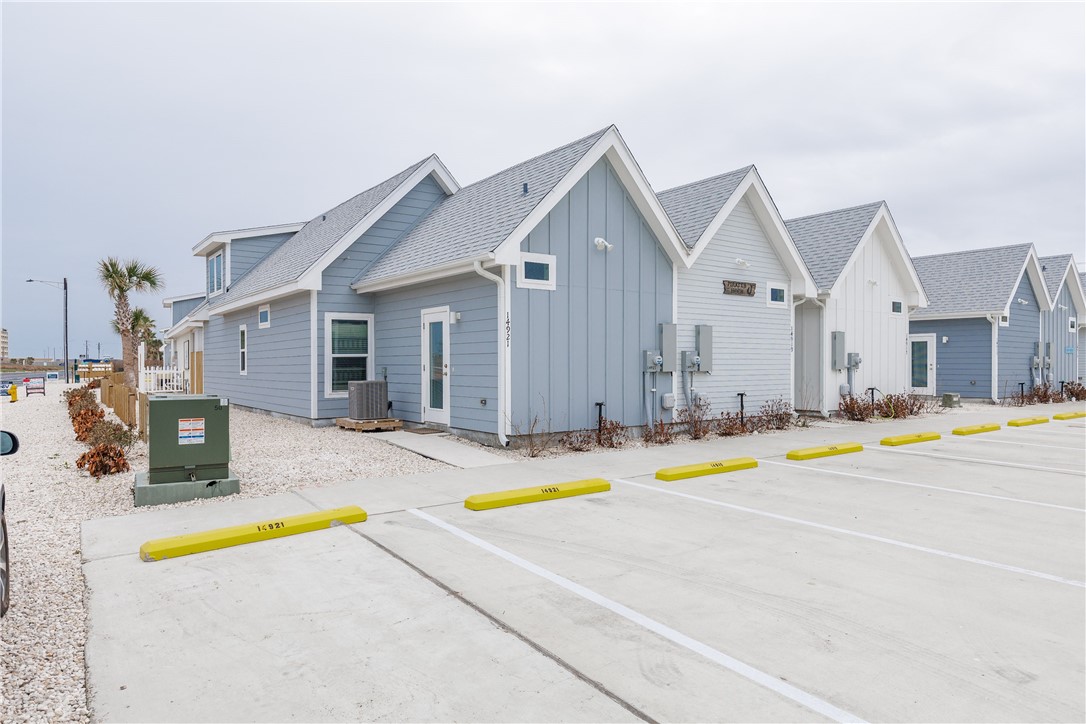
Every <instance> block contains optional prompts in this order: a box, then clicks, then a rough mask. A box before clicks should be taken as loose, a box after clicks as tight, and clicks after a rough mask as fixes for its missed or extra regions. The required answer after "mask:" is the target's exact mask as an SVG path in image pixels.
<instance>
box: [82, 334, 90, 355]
mask: <svg viewBox="0 0 1086 724" xmlns="http://www.w3.org/2000/svg"><path fill="white" fill-rule="evenodd" d="M83 359H90V340H89V339H85V340H83Z"/></svg>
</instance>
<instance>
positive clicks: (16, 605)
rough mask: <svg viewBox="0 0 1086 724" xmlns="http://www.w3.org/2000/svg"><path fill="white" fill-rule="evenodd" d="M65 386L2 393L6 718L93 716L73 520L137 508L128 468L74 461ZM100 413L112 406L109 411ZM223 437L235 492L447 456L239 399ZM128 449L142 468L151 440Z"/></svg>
mask: <svg viewBox="0 0 1086 724" xmlns="http://www.w3.org/2000/svg"><path fill="white" fill-rule="evenodd" d="M72 386H73V387H74V385H72ZM64 389H65V385H63V384H62V383H50V384H49V386H48V387H47V394H46V396H45V397H41V396H38V395H34V396H33V397H30V398H24V397H22V396H21V395H20V399H19V401H18V402H17V403H14V404H12V403H9V402H7V401H6V399H5V402H3V403H0V425H2V427H3V429H5V430H8V431H9V432H13V433H15V434H16V435H17V436H18V437H19V442H20V448H19V452H18V453H16V454H15V455H11V456H8V457H5V458H4V459H3V467H2V473H3V475H2V479H3V482H4V487H5V489H6V494H7V519H8V533H9V536H10V540H9V545H10V548H11V577H12V590H11V609H10V610H9V611H8V614H7V616H5V617H4V618H3V619H2V620H0V679H2V683H0V687H2V688H0V721H2V722H5V723H9V722H10V723H15V722H31V721H35V722H36V721H65V722H68V721H79V722H86V721H90V718H91V717H90V712H89V711H88V710H87V692H86V676H85V662H84V658H83V647H84V645H85V643H86V609H85V604H84V599H85V588H84V583H83V573H82V555H81V552H80V526H81V524H82V522H83V521H85V520H90V519H93V518H102V517H106V516H112V515H123V514H126V513H133V512H136V508H135V507H134V506H133V500H132V484H133V473H121V474H118V475H111V476H107V477H104V478H102V479H101V480H95V479H94V478H93V477H90V476H89V475H88V474H87V473H86V472H84V471H81V470H79V469H77V468H76V465H75V461H76V459H77V458H78V457H79V456H80V455H81V454H83V453H84V452H85V451H86V449H87V448H86V446H85V445H83V444H82V443H79V442H77V441H76V439H75V435H74V433H73V431H72V425H71V423H70V422H69V419H68V414H67V409H66V407H65V405H64V404H63V400H62V398H61V396H60V394H61V392H62V391H63V390H64ZM107 419H113V420H115V419H116V418H115V417H114V416H113V415H112V413H107ZM230 437H231V452H232V457H233V461H232V462H231V468H232V469H233V471H234V473H235V474H236V475H237V476H238V477H240V478H241V494H240V495H241V497H249V498H251V497H262V496H267V495H274V494H276V493H281V492H284V491H287V490H291V489H293V488H298V487H312V486H323V485H329V484H332V483H338V482H343V481H346V480H352V479H357V478H375V477H388V476H396V475H410V474H413V473H425V472H432V471H436V470H441V469H444V468H446V467H448V466H446V465H445V464H443V463H439V462H436V461H434V460H429V459H427V458H424V457H421V456H418V455H415V454H414V453H411V452H408V451H406V450H402V449H400V448H397V447H394V446H392V445H389V444H387V443H385V442H383V441H381V440H378V439H375V438H370V437H368V436H366V435H360V434H358V433H352V432H348V431H345V430H340V429H339V428H335V427H330V428H311V427H307V426H305V425H301V424H299V423H296V422H291V421H289V420H281V419H275V418H271V417H268V416H266V415H259V414H254V413H251V412H244V411H240V410H231V415H230ZM128 461H129V463H130V464H131V466H132V470H133V471H137V470H146V469H147V446H146V444H145V443H142V442H137V443H136V444H135V445H133V447H132V449H131V450H130V451H129V454H128ZM219 500H221V499H219ZM216 502H217V501H216V500H215V499H212V500H194V501H191V502H188V503H178V504H176V505H174V506H169V507H182V506H194V505H215V504H216ZM160 507H164V506H160ZM135 553H136V552H135V551H133V555H135Z"/></svg>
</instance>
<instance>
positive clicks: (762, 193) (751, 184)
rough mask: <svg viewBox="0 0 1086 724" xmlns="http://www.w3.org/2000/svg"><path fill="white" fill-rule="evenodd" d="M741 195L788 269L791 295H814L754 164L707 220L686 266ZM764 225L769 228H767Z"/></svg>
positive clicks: (811, 282) (810, 279)
mask: <svg viewBox="0 0 1086 724" xmlns="http://www.w3.org/2000/svg"><path fill="white" fill-rule="evenodd" d="M744 198H745V199H747V201H748V203H750V204H751V208H752V209H753V210H754V215H755V217H756V218H757V219H758V221H759V223H761V225H762V227H763V231H766V232H768V233H766V236H767V237H768V239H769V243H770V245H771V246H772V247H773V251H775V252H776V254H777V256H778V257H779V258H780V260H781V262H782V263H783V264H784V267H785V269H787V270H788V275H789V277H790V280H789V281H791V286H792V290H793V295H795V296H802V297H815V296H817V295H818V286H817V285H816V284H815V281H814V278H813V277H812V276H811V272H810V270H808V269H807V264H806V263H805V262H804V261H803V257H802V256H801V255H800V253H799V249H798V248H797V247H796V243H795V241H793V240H792V235H791V234H789V233H788V227H787V226H785V223H784V219H783V218H781V214H780V211H779V210H778V209H777V205H776V203H774V202H773V197H772V196H770V195H769V190H768V189H767V188H766V186H765V182H764V181H763V180H762V177H761V174H759V173H758V169H757V168H755V167H753V166H752V167H751V169H750V171H748V172H747V175H746V176H744V177H743V180H742V181H740V182H739V185H738V186H736V187H735V191H733V192H732V195H731V196H730V197H729V198H728V201H727V202H726V203H725V204H724V205H723V206H721V207H720V210H719V211H717V213H716V216H714V217H713V220H712V221H710V222H709V226H707V227H706V228H705V231H704V232H703V233H702V235H701V237H700V238H699V239H698V240H697V242H696V243H695V244H694V247H693V248H692V249H691V250H690V256H689V260H688V264H687V266H693V265H694V264H695V263H696V262H697V260H698V257H700V256H701V254H702V252H704V251H705V249H706V247H708V246H709V243H710V242H711V241H712V240H713V237H714V236H716V233H717V232H718V231H720V227H721V226H723V225H724V222H725V221H727V220H728V217H729V216H731V215H732V212H733V211H735V207H736V206H738V205H739V202H740V201H742V200H743V199H744ZM767 226H768V228H766V227H767Z"/></svg>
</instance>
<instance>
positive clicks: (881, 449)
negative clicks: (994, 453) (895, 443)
mask: <svg viewBox="0 0 1086 724" xmlns="http://www.w3.org/2000/svg"><path fill="white" fill-rule="evenodd" d="M865 449H866V450H873V451H875V452H882V453H890V454H892V455H917V456H919V457H923V458H940V459H942V460H958V461H960V462H963V463H977V464H980V465H997V466H999V467H1001V468H1022V469H1023V470H1038V471H1040V472H1044V473H1063V474H1064V475H1086V470H1070V469H1068V468H1048V467H1044V466H1042V465H1025V464H1023V463H1006V462H1000V461H999V460H985V459H984V458H963V457H960V456H958V455H940V454H939V453H928V452H917V451H915V450H891V449H889V448H884V447H875V446H873V445H872V446H871V447H868V448H865Z"/></svg>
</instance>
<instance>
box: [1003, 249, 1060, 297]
mask: <svg viewBox="0 0 1086 724" xmlns="http://www.w3.org/2000/svg"><path fill="white" fill-rule="evenodd" d="M1030 262H1032V264H1031V263H1030ZM1026 273H1029V280H1030V282H1031V283H1032V284H1033V296H1034V297H1036V298H1037V307H1038V309H1040V311H1042V312H1051V311H1052V302H1051V301H1049V300H1050V297H1049V295H1048V285H1047V284H1045V275H1044V272H1042V271H1041V262H1040V260H1039V259H1038V257H1037V250H1036V249H1034V248H1033V245H1032V244H1030V247H1029V251H1027V252H1026V260H1025V261H1024V262H1023V263H1022V269H1021V270H1020V271H1019V272H1018V277H1017V278H1015V280H1014V286H1012V287H1011V295H1010V296H1009V297H1008V298H1007V307H1006V311H1004V312H1003V313H1004V314H1010V311H1011V305H1012V304H1014V296H1015V295H1016V294H1017V293H1018V285H1019V284H1021V283H1022V275H1023V274H1026ZM1038 290H1039V293H1038Z"/></svg>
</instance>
